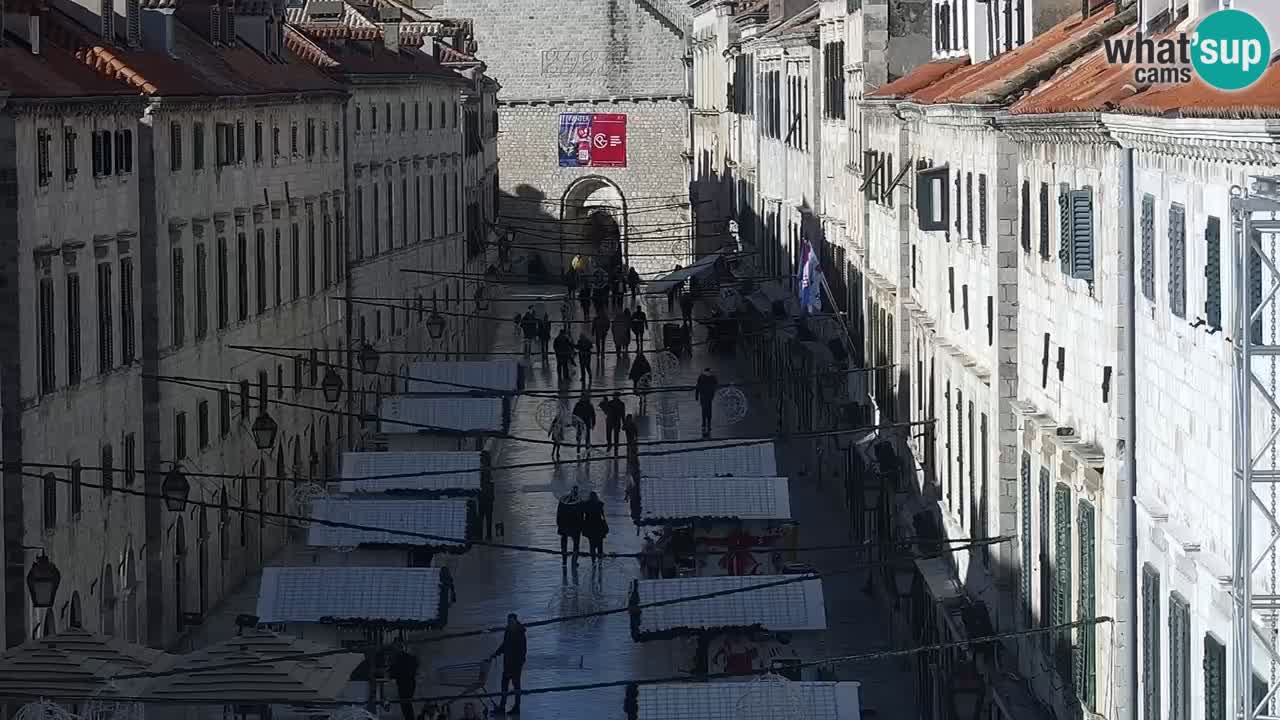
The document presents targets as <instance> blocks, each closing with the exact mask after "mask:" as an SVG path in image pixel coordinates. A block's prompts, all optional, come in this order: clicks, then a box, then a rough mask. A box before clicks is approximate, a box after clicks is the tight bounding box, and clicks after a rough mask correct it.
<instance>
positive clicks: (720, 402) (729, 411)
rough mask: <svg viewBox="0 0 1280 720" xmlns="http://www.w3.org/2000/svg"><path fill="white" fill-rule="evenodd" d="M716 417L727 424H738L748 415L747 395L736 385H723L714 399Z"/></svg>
mask: <svg viewBox="0 0 1280 720" xmlns="http://www.w3.org/2000/svg"><path fill="white" fill-rule="evenodd" d="M712 402H713V404H714V406H715V410H716V417H718V418H719V419H720V422H722V423H724V424H725V425H737V424H738V423H740V422H742V421H743V420H745V419H746V417H747V408H748V403H747V395H746V393H744V392H742V390H740V389H738V388H736V387H722V388H720V389H719V390H717V391H716V394H715V398H714V399H713V400H712Z"/></svg>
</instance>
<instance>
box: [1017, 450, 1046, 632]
mask: <svg viewBox="0 0 1280 720" xmlns="http://www.w3.org/2000/svg"><path fill="white" fill-rule="evenodd" d="M1019 481H1020V493H1019V494H1020V496H1021V500H1022V507H1021V508H1020V510H1021V513H1020V514H1021V519H1022V527H1021V528H1020V530H1021V532H1020V535H1019V538H1018V546H1019V547H1018V550H1019V551H1020V553H1021V564H1020V566H1019V568H1018V585H1019V590H1020V592H1021V595H1022V622H1023V625H1024V626H1025V627H1028V628H1029V627H1031V624H1032V613H1031V568H1032V566H1031V453H1029V452H1026V451H1025V450H1024V451H1023V452H1022V465H1021V466H1020V467H1019ZM1041 567H1042V568H1043V566H1041Z"/></svg>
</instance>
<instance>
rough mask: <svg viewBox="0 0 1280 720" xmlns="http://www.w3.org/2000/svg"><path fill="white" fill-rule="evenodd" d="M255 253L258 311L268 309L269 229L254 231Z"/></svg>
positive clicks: (254, 278)
mask: <svg viewBox="0 0 1280 720" xmlns="http://www.w3.org/2000/svg"><path fill="white" fill-rule="evenodd" d="M253 245H254V254H255V256H256V260H257V265H256V266H255V270H254V273H253V280H254V283H255V285H256V287H257V295H258V312H259V313H262V312H265V311H266V309H267V231H266V230H263V229H262V228H257V229H256V230H254V233H253Z"/></svg>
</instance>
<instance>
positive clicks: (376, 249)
mask: <svg viewBox="0 0 1280 720" xmlns="http://www.w3.org/2000/svg"><path fill="white" fill-rule="evenodd" d="M372 204H373V222H372V223H371V224H372V225H373V254H374V255H377V254H378V253H380V252H382V224H381V223H379V222H378V209H379V205H380V203H379V202H378V183H376V182H375V183H374V184H373V203H372Z"/></svg>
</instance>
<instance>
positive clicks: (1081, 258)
mask: <svg viewBox="0 0 1280 720" xmlns="http://www.w3.org/2000/svg"><path fill="white" fill-rule="evenodd" d="M1070 202H1071V277H1073V278H1075V279H1077V280H1087V281H1088V282H1090V283H1092V282H1093V191H1092V190H1091V189H1090V188H1089V187H1085V188H1084V189H1082V190H1073V191H1072V192H1071V198H1070Z"/></svg>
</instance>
